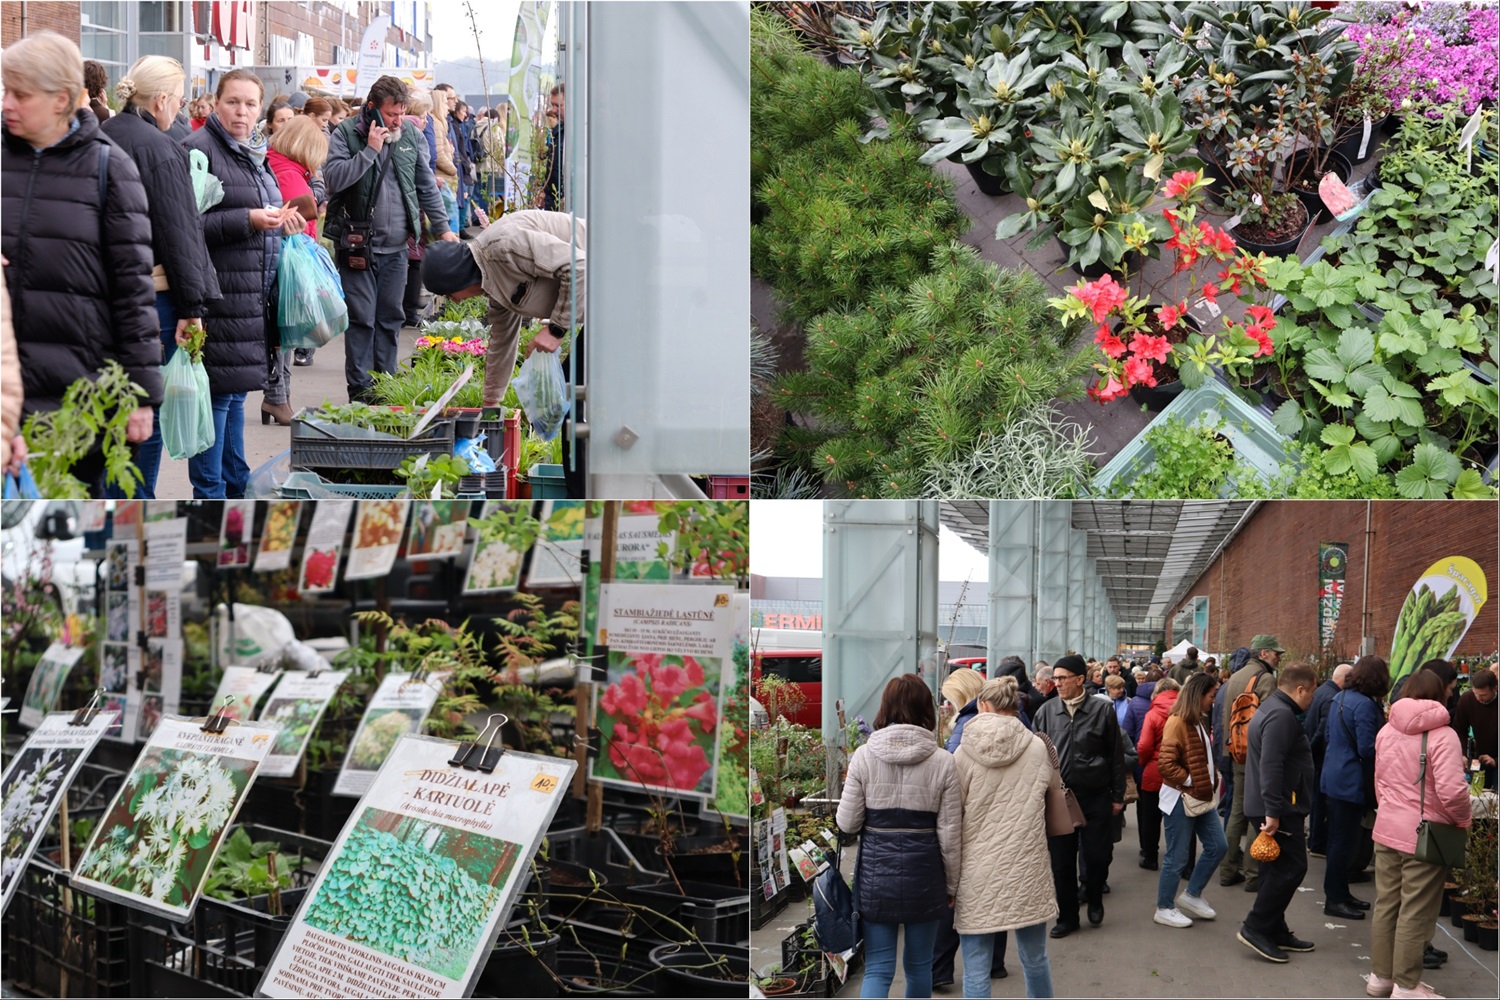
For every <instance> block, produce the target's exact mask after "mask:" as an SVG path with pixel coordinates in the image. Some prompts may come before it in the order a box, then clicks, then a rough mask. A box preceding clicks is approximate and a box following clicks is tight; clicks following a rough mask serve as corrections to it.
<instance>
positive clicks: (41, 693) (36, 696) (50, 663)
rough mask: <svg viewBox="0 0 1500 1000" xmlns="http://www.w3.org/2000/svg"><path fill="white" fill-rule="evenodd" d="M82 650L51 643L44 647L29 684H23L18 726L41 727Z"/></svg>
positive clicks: (55, 704) (53, 706) (55, 705)
mask: <svg viewBox="0 0 1500 1000" xmlns="http://www.w3.org/2000/svg"><path fill="white" fill-rule="evenodd" d="M82 655H83V650H82V649H80V648H78V647H75V646H64V645H63V644H62V643H60V642H54V643H53V644H52V645H50V646H48V647H47V651H46V652H45V653H43V654H42V658H41V659H40V660H38V661H37V663H36V669H34V670H33V671H32V672H31V683H29V684H27V685H26V697H24V698H22V699H21V715H20V719H19V721H20V723H21V725H23V726H26V727H28V728H33V729H34V728H35V727H37V726H39V725H41V724H42V719H43V718H45V717H46V715H47V713H48V712H50V711H52V710H53V709H54V708H56V707H57V699H58V698H59V697H60V696H61V695H62V689H63V685H64V684H66V683H67V681H68V674H70V673H71V672H72V671H73V667H74V666H76V665H77V663H78V658H79V657H81V656H82Z"/></svg>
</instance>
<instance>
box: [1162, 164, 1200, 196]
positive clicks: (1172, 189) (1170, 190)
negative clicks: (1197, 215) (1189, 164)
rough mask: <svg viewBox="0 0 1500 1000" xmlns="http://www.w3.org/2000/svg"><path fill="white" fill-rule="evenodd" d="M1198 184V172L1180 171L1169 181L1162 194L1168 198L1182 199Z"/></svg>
mask: <svg viewBox="0 0 1500 1000" xmlns="http://www.w3.org/2000/svg"><path fill="white" fill-rule="evenodd" d="M1196 183H1198V172H1197V171H1196V170H1179V171H1177V173H1175V174H1173V175H1172V179H1171V180H1169V181H1167V185H1166V187H1164V188H1162V189H1161V193H1162V194H1163V195H1164V196H1165V197H1168V198H1180V197H1182V196H1183V195H1184V194H1186V193H1187V192H1188V191H1190V190H1192V187H1193V185H1194V184H1196Z"/></svg>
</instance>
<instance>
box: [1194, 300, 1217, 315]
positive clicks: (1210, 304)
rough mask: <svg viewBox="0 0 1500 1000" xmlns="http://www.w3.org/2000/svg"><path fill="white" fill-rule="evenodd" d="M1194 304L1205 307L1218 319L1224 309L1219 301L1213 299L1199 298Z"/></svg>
mask: <svg viewBox="0 0 1500 1000" xmlns="http://www.w3.org/2000/svg"><path fill="white" fill-rule="evenodd" d="M1194 305H1195V306H1198V307H1200V308H1203V309H1207V310H1208V314H1209V315H1210V316H1212V317H1213V318H1214V319H1218V318H1219V315H1220V314H1221V313H1223V311H1224V310H1222V309H1220V308H1219V304H1218V303H1217V302H1214V301H1213V300H1212V299H1199V300H1198V301H1197V302H1196V303H1194Z"/></svg>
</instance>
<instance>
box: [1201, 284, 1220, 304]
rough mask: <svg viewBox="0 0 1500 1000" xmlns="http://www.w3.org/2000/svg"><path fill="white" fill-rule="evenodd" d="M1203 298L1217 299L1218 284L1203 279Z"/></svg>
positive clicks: (1206, 300)
mask: <svg viewBox="0 0 1500 1000" xmlns="http://www.w3.org/2000/svg"><path fill="white" fill-rule="evenodd" d="M1203 300H1204V301H1205V302H1217V301H1219V286H1218V285H1215V284H1213V283H1212V282H1207V281H1205V282H1204V283H1203Z"/></svg>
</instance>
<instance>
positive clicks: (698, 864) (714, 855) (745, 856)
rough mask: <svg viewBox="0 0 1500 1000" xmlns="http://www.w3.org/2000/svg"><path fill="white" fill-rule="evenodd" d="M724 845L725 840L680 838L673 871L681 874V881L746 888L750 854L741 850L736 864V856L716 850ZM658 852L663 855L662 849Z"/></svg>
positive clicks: (678, 875)
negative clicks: (688, 880)
mask: <svg viewBox="0 0 1500 1000" xmlns="http://www.w3.org/2000/svg"><path fill="white" fill-rule="evenodd" d="M724 843H725V840H724V838H723V837H721V836H707V837H704V836H698V837H678V838H677V839H676V841H675V842H674V843H673V845H672V846H673V853H672V870H673V871H674V872H676V873H677V877H678V878H683V879H692V880H693V881H695V882H717V881H722V882H728V883H734V884H738V885H746V884H747V880H748V878H749V875H750V852H749V851H746V850H741V851H740V852H739V860H738V862H736V860H735V856H734V853H733V852H731V851H726V850H713V848H716V847H721V846H722V845H723V844H724ZM656 852H657V854H661V847H660V846H659V845H658V847H657V848H656ZM664 863H665V862H663V864H664ZM736 871H738V874H739V878H738V880H736V878H735V874H736Z"/></svg>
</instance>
